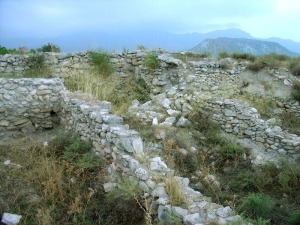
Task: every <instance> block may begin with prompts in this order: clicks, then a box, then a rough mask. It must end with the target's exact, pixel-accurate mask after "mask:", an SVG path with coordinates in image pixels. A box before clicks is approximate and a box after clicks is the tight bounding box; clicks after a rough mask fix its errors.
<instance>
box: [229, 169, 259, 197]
mask: <svg viewBox="0 0 300 225" xmlns="http://www.w3.org/2000/svg"><path fill="white" fill-rule="evenodd" d="M229 187H230V188H231V189H232V190H233V191H234V192H240V191H245V192H254V191H258V188H257V175H256V174H255V173H254V172H253V171H241V172H239V173H238V174H237V175H234V176H233V178H232V179H231V180H230V181H229Z"/></svg>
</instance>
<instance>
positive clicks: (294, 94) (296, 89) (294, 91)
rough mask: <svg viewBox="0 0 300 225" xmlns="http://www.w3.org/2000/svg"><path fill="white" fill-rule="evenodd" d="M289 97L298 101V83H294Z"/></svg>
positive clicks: (299, 87)
mask: <svg viewBox="0 0 300 225" xmlns="http://www.w3.org/2000/svg"><path fill="white" fill-rule="evenodd" d="M291 95H292V97H293V98H294V99H295V100H297V101H300V81H296V82H294V84H293V90H292V92H291Z"/></svg>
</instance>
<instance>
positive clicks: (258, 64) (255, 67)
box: [246, 59, 267, 72]
mask: <svg viewBox="0 0 300 225" xmlns="http://www.w3.org/2000/svg"><path fill="white" fill-rule="evenodd" d="M266 66H267V63H266V62H265V61H264V60H260V59H257V60H255V61H254V62H251V63H249V64H248V65H247V67H246V69H248V70H250V71H252V72H259V71H261V70H262V69H264V68H265V67H266Z"/></svg>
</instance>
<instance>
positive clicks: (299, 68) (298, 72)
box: [289, 57, 300, 76]
mask: <svg viewBox="0 0 300 225" xmlns="http://www.w3.org/2000/svg"><path fill="white" fill-rule="evenodd" d="M289 70H290V71H291V73H292V74H293V75H294V76H300V57H297V58H292V59H291V60H290V63H289Z"/></svg>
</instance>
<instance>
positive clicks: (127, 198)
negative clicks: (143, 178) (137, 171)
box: [105, 179, 145, 225]
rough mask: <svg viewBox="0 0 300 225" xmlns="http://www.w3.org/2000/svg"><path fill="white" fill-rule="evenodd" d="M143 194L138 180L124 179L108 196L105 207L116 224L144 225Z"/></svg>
mask: <svg viewBox="0 0 300 225" xmlns="http://www.w3.org/2000/svg"><path fill="white" fill-rule="evenodd" d="M142 193H143V191H142V190H141V188H140V187H139V184H138V181H137V180H125V179H123V180H121V181H120V182H119V184H118V186H117V187H116V188H114V189H113V190H112V191H110V192H109V193H108V194H107V197H106V201H105V202H106V206H105V207H106V209H107V211H108V212H109V213H110V214H111V215H112V216H113V217H115V219H116V221H115V223H114V224H124V225H125V224H144V223H143V222H144V218H145V215H144V213H145V211H144V210H143V208H142V207H141V205H140V204H141V202H142V199H141V197H140V196H141V195H142ZM139 203H140V204H139Z"/></svg>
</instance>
